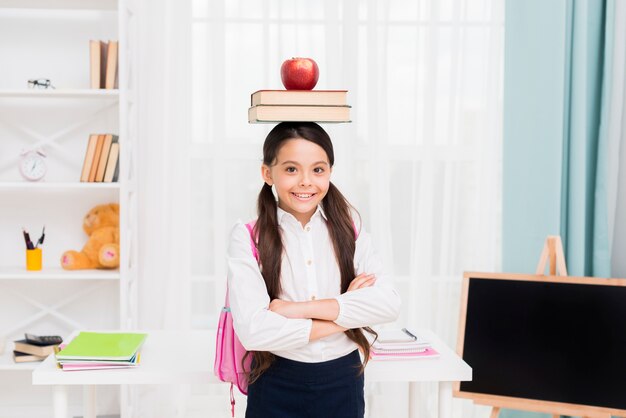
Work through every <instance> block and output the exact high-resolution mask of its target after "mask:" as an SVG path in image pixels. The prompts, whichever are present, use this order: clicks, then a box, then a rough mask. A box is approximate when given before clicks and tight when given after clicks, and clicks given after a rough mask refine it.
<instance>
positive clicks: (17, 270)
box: [0, 266, 120, 281]
mask: <svg viewBox="0 0 626 418" xmlns="http://www.w3.org/2000/svg"><path fill="white" fill-rule="evenodd" d="M119 279H120V272H119V270H82V271H81V270H73V271H70V270H64V269H62V268H61V267H48V268H45V269H43V270H41V271H26V270H24V267H22V266H20V267H17V266H3V267H1V268H0V280H21V281H24V280H119Z"/></svg>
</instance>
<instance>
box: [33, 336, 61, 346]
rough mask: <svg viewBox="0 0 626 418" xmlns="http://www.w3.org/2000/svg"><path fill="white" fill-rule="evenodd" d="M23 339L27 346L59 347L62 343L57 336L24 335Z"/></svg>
mask: <svg viewBox="0 0 626 418" xmlns="http://www.w3.org/2000/svg"><path fill="white" fill-rule="evenodd" d="M24 338H25V339H26V342H27V343H28V344H32V345H39V346H46V345H59V344H61V343H62V342H63V338H61V337H59V336H58V335H35V334H29V333H25V334H24Z"/></svg>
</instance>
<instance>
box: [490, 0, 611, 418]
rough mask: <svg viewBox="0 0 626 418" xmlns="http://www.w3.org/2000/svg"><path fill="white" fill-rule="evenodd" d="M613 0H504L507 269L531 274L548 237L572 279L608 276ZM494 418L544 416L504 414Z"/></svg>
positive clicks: (518, 413)
mask: <svg viewBox="0 0 626 418" xmlns="http://www.w3.org/2000/svg"><path fill="white" fill-rule="evenodd" d="M615 1H616V0H560V1H557V0H550V1H542V0H506V5H505V7H506V10H505V69H504V83H505V84H504V146H503V237H502V241H503V253H502V261H503V262H502V264H503V266H502V268H503V270H504V271H507V272H527V273H534V271H535V268H536V266H537V262H538V259H539V255H540V252H541V249H542V248H543V243H544V241H545V238H546V237H547V236H548V235H555V234H556V235H561V237H562V239H563V246H564V250H565V258H566V262H567V267H568V274H569V275H571V276H583V275H584V276H599V277H610V276H611V269H610V266H611V263H610V261H611V260H610V255H611V251H610V244H611V243H610V242H609V233H608V228H609V226H608V209H607V193H608V192H607V175H608V173H607V168H608V155H607V141H608V139H607V118H608V103H609V97H610V95H609V92H610V89H611V80H610V76H609V74H610V69H611V65H612V58H611V57H612V35H613V10H614V2H615ZM617 1H620V0H617ZM500 417H501V418H527V417H533V418H535V417H551V415H547V414H536V413H529V412H522V411H512V410H503V411H502V412H501V414H500Z"/></svg>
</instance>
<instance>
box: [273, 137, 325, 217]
mask: <svg viewBox="0 0 626 418" xmlns="http://www.w3.org/2000/svg"><path fill="white" fill-rule="evenodd" d="M331 172H332V167H331V166H330V163H329V161H328V156H327V155H326V152H325V151H324V149H323V148H322V147H320V146H319V145H317V144H315V143H313V142H311V141H307V140H306V139H299V138H296V139H289V140H287V141H285V142H284V143H283V145H282V146H281V147H280V149H279V150H278V154H277V155H276V160H275V161H273V163H272V165H271V166H268V165H266V164H263V166H262V167H261V173H262V175H263V180H264V181H265V182H266V183H267V184H269V185H274V187H275V188H276V194H277V195H278V207H279V208H281V209H282V210H284V211H286V212H289V213H291V214H292V215H293V216H294V217H295V218H296V219H297V220H298V221H300V223H301V224H302V226H304V225H306V224H307V223H308V222H309V220H310V219H311V216H312V215H313V214H314V213H315V210H316V209H317V205H318V204H319V203H320V202H321V201H322V199H323V198H324V196H326V193H327V192H328V187H329V184H330V174H331Z"/></svg>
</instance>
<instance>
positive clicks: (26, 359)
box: [13, 350, 48, 363]
mask: <svg viewBox="0 0 626 418" xmlns="http://www.w3.org/2000/svg"><path fill="white" fill-rule="evenodd" d="M46 357H48V356H36V355H34V354H28V353H22V352H20V351H15V350H13V361H14V362H16V363H30V362H33V361H44V360H45V359H46Z"/></svg>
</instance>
